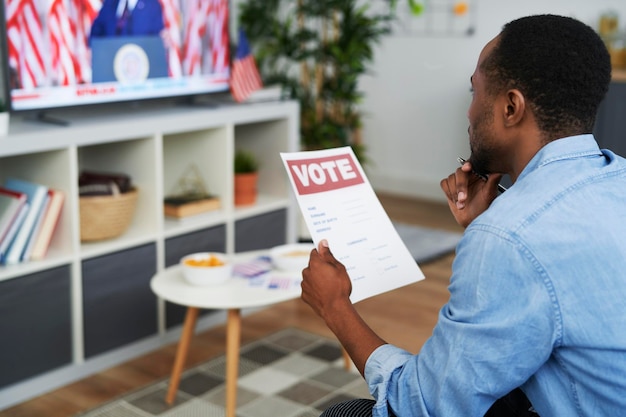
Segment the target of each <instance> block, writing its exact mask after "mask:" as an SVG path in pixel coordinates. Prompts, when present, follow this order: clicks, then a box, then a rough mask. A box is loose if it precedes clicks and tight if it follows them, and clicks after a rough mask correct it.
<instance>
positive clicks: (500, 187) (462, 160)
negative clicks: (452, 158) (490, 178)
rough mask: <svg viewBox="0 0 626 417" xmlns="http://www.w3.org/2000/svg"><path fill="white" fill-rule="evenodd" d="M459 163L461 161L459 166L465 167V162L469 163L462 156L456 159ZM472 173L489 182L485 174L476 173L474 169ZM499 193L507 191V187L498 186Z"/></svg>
mask: <svg viewBox="0 0 626 417" xmlns="http://www.w3.org/2000/svg"><path fill="white" fill-rule="evenodd" d="M456 160H457V161H459V164H461V165H463V164H464V163H465V162H467V161H466V160H465V159H464V158H461V157H460V156H459V157H457V158H456ZM472 172H473V173H474V174H475V175H476V176H477V177H479V178H481V179H483V180H485V181H487V176H486V175H485V174H480V173H478V172H476V171H474V170H473V169H472ZM498 191H500V192H501V193H503V192H505V191H506V187H504V186H503V185H502V184H498Z"/></svg>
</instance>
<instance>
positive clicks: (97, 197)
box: [78, 172, 138, 242]
mask: <svg viewBox="0 0 626 417" xmlns="http://www.w3.org/2000/svg"><path fill="white" fill-rule="evenodd" d="M78 186H79V191H80V198H79V208H80V240H81V242H93V241H98V240H105V239H112V238H115V237H118V236H120V235H122V234H123V233H124V232H125V231H126V229H127V228H128V226H129V225H130V223H131V221H132V219H133V215H134V214H135V207H136V205H137V196H138V190H137V188H136V187H133V186H132V184H131V180H130V177H129V176H127V175H125V174H117V173H110V174H109V173H99V172H83V173H81V175H80V177H79V185H78Z"/></svg>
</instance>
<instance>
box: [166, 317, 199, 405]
mask: <svg viewBox="0 0 626 417" xmlns="http://www.w3.org/2000/svg"><path fill="white" fill-rule="evenodd" d="M199 311H200V309H199V308H196V307H187V314H186V315H185V323H184V324H183V332H182V334H181V335H180V341H179V342H178V349H177V350H176V359H175V360H174V369H172V376H171V377H170V385H169V388H168V390H167V396H166V397H165V402H166V403H167V404H169V405H172V404H173V403H174V400H175V399H176V391H178V384H179V383H180V374H181V373H182V372H183V366H184V365H185V360H186V359H187V352H188V351H189V343H190V342H191V337H192V336H193V331H194V328H195V327H196V321H197V320H198V312H199Z"/></svg>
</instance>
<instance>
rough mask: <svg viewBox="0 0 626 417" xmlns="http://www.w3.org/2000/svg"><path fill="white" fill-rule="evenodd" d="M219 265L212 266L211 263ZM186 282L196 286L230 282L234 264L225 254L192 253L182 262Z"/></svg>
mask: <svg viewBox="0 0 626 417" xmlns="http://www.w3.org/2000/svg"><path fill="white" fill-rule="evenodd" d="M211 260H213V261H214V262H215V261H217V262H218V263H219V265H211V264H210V263H211V262H210V261H211ZM180 264H181V265H182V268H183V277H184V278H185V280H186V281H187V282H188V283H190V284H192V285H196V286H202V287H205V286H209V285H219V284H222V283H224V282H226V281H228V280H229V279H230V278H231V276H232V272H233V264H232V263H231V262H229V260H228V257H227V256H226V254H224V253H219V252H199V253H192V254H190V255H187V256H185V257H183V258H182V259H181V260H180Z"/></svg>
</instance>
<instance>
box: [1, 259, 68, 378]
mask: <svg viewBox="0 0 626 417" xmlns="http://www.w3.org/2000/svg"><path fill="white" fill-rule="evenodd" d="M71 327H72V325H71V307H70V268H69V266H63V267H59V268H54V269H48V270H46V271H42V272H38V273H35V274H31V275H25V276H22V277H19V278H14V279H11V280H8V281H4V282H1V283H0V335H1V337H2V342H1V343H0V387H3V386H6V385H10V384H12V383H15V382H18V381H21V380H23V379H26V378H29V377H31V376H34V375H37V374H40V373H43V372H47V371H50V370H52V369H55V368H57V367H60V366H62V365H66V364H69V363H71V361H72V330H71Z"/></svg>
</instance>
